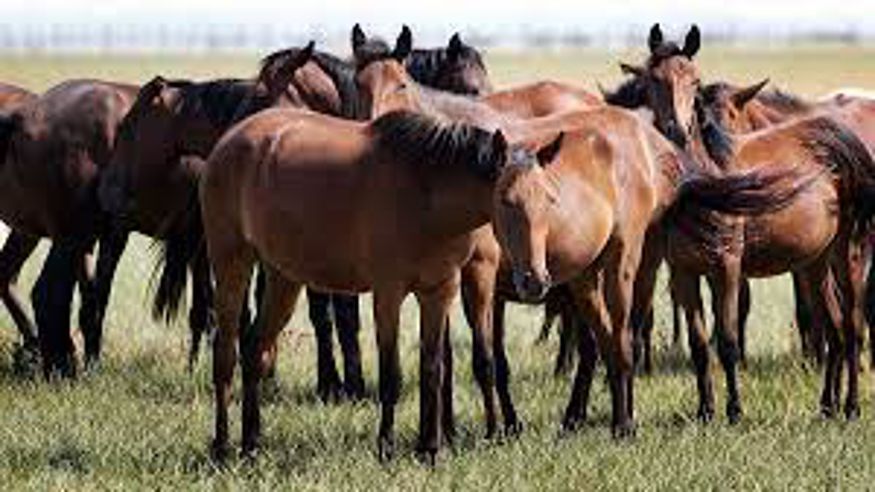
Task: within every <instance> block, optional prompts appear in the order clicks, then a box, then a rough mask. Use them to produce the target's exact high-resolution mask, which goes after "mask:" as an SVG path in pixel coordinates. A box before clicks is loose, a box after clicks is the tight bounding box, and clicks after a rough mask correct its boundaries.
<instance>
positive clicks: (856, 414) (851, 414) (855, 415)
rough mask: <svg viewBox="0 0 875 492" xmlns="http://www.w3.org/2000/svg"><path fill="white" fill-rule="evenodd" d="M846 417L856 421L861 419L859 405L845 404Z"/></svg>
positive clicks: (849, 420)
mask: <svg viewBox="0 0 875 492" xmlns="http://www.w3.org/2000/svg"><path fill="white" fill-rule="evenodd" d="M845 419H847V421H848V422H854V421H857V420H859V419H860V407H859V405H845Z"/></svg>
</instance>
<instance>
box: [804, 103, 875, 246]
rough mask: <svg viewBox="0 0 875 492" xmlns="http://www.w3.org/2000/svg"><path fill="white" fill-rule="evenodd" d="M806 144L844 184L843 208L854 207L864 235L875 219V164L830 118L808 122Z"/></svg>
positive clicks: (856, 224) (856, 140) (858, 228)
mask: <svg viewBox="0 0 875 492" xmlns="http://www.w3.org/2000/svg"><path fill="white" fill-rule="evenodd" d="M806 130H807V131H806V133H805V136H804V138H803V139H802V144H803V145H804V146H805V147H806V148H808V149H809V151H811V152H812V153H813V154H814V155H815V156H816V158H817V160H818V161H819V162H820V163H821V164H822V165H823V166H824V168H826V169H829V170H830V171H832V172H833V174H835V175H836V176H837V177H838V178H839V180H840V182H841V193H842V195H843V196H842V200H843V205H846V206H850V209H849V210H850V213H851V217H852V219H853V221H854V229H855V232H857V233H863V232H865V231H867V230H868V229H869V227H870V226H871V223H872V218H873V216H875V162H873V160H872V154H871V153H870V152H869V149H868V148H867V147H866V144H864V143H863V142H862V141H860V139H859V138H858V137H857V136H856V135H855V134H854V133H853V132H852V131H851V130H850V129H848V128H847V127H845V126H844V125H841V124H839V123H836V122H834V121H832V120H830V119H827V118H816V119H813V120H811V121H810V122H808V128H807V129H806Z"/></svg>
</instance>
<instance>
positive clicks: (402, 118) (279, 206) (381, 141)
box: [201, 110, 534, 460]
mask: <svg viewBox="0 0 875 492" xmlns="http://www.w3.org/2000/svg"><path fill="white" fill-rule="evenodd" d="M510 158H513V159H516V160H523V159H533V158H534V155H533V154H532V153H531V152H527V151H522V150H521V151H513V152H509V151H508V149H507V144H506V143H505V140H504V137H503V136H502V134H501V133H500V132H495V133H490V132H487V131H483V130H479V129H477V128H475V127H471V126H464V125H452V126H448V125H445V124H439V123H437V122H435V121H434V120H432V119H431V118H428V117H426V116H421V115H416V114H412V113H403V112H402V113H390V114H387V115H385V116H383V117H381V118H379V119H377V120H375V121H373V122H372V123H369V124H365V123H354V122H347V121H343V120H337V119H332V118H330V117H327V116H321V115H317V114H312V113H308V112H301V111H292V110H271V111H266V112H263V113H260V114H258V115H256V116H254V117H252V118H249V119H247V120H246V121H244V122H243V123H241V124H240V125H238V126H236V127H235V128H234V129H232V130H231V131H230V132H229V133H228V134H227V135H226V136H225V137H224V138H223V139H222V140H221V141H220V143H219V144H218V146H217V147H216V149H215V150H214V152H213V153H212V154H211V156H210V159H209V162H208V165H207V169H206V173H205V175H204V179H203V181H202V184H201V204H202V210H203V220H204V226H205V233H206V238H207V245H208V249H209V257H210V261H211V263H212V264H213V270H214V272H215V275H216V282H217V292H216V309H217V314H218V320H219V331H218V334H217V338H216V344H215V354H214V365H215V366H214V367H215V372H214V378H215V386H216V403H217V408H216V436H215V441H214V451H215V452H216V453H217V454H218V455H219V456H221V455H222V454H224V453H223V452H224V450H225V447H226V446H227V438H228V430H227V425H228V422H227V405H228V401H229V399H230V382H231V376H232V374H233V369H234V365H235V360H236V356H235V349H234V345H235V342H236V340H237V338H238V337H237V328H238V326H237V323H236V319H237V317H238V315H239V310H240V305H241V299H242V295H243V293H244V290H245V278H246V275H247V272H248V271H249V270H250V269H251V267H252V264H253V262H254V261H255V259H256V257H257V258H259V259H260V261H262V262H263V263H264V264H265V265H267V285H266V290H265V297H264V300H263V304H262V311H261V312H260V316H259V323H258V328H257V329H256V330H255V331H254V332H253V334H249V335H247V334H245V333H244V334H242V335H243V340H242V342H241V351H242V352H243V374H244V375H243V380H244V402H243V407H244V410H243V415H244V417H243V448H244V451H252V450H253V449H254V448H255V447H256V446H257V442H258V437H259V433H260V424H259V411H258V381H259V379H260V377H261V375H262V373H263V372H264V370H265V369H266V367H268V366H269V362H270V361H269V359H270V358H271V354H272V351H273V345H274V343H275V340H276V335H277V334H278V332H279V331H280V330H281V329H282V327H283V325H285V323H286V321H287V320H288V317H289V315H290V314H291V309H292V307H293V306H294V304H295V298H296V295H295V294H297V292H298V291H299V290H300V287H301V285H302V284H312V285H316V286H319V287H321V288H326V289H330V290H337V291H345V292H362V291H366V290H373V291H374V315H375V322H376V325H377V340H378V346H379V349H380V401H381V404H382V409H381V414H382V417H381V422H380V432H379V450H380V456H381V457H384V458H386V457H388V456H390V455H391V453H392V449H393V445H394V444H393V443H394V438H393V434H394V432H393V426H394V424H393V421H394V406H395V404H396V402H397V399H398V391H399V381H400V373H399V367H398V352H397V343H396V340H397V331H398V315H399V307H400V304H401V301H402V300H403V299H404V297H405V296H406V295H407V294H408V293H409V292H413V293H415V295H416V296H417V299H418V301H419V303H420V308H421V332H420V334H421V338H422V348H421V350H420V357H421V359H420V368H421V373H422V374H421V377H420V381H421V382H420V384H421V407H420V408H421V415H420V416H421V422H420V436H419V444H418V449H419V450H420V451H422V452H423V453H424V454H425V457H426V458H427V459H430V460H433V459H434V456H435V453H436V452H437V450H438V447H439V445H440V441H441V426H440V423H441V414H442V404H441V400H442V398H441V387H442V384H443V383H442V379H443V375H444V371H445V370H444V368H443V353H442V352H443V348H444V344H445V337H446V329H447V323H446V319H447V316H448V311H449V307H450V303H451V301H452V298H453V297H454V296H455V294H456V292H457V289H458V285H459V277H460V269H461V267H462V265H463V264H464V263H465V262H466V261H467V259H468V257H469V256H470V254H471V250H472V248H473V237H472V233H473V232H474V231H475V230H476V229H477V228H478V227H480V226H482V225H483V224H485V223H486V222H488V220H489V216H490V214H491V207H492V205H491V196H492V182H493V180H494V178H495V176H496V175H497V173H498V171H499V169H500V167H501V166H502V165H503V164H504V163H505V161H506V160H507V159H510ZM328 192H330V193H334V194H337V193H342V194H343V196H345V197H347V199H346V200H343V201H333V202H330V203H328V202H326V201H325V200H324V196H325V194H326V193H328ZM287 197H294V199H293V200H289V199H288V198H287ZM275 223H283V224H286V225H287V227H283V228H282V229H277V228H275V227H272V226H271V225H270V224H275ZM329 224H330V227H328V225H329ZM256 334H257V335H256Z"/></svg>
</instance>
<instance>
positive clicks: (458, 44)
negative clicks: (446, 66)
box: [447, 33, 463, 60]
mask: <svg viewBox="0 0 875 492" xmlns="http://www.w3.org/2000/svg"><path fill="white" fill-rule="evenodd" d="M462 48H463V46H462V38H461V37H459V33H455V34H453V36H452V37H451V38H450V43H449V44H448V45H447V55H448V56H449V57H450V59H453V60H455V59H458V58H459V57H460V56H461V55H462Z"/></svg>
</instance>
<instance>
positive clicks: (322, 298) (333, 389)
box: [307, 288, 343, 403]
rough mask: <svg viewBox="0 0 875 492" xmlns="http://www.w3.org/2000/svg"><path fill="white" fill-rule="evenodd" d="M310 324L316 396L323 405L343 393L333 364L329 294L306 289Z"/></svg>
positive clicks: (337, 398)
mask: <svg viewBox="0 0 875 492" xmlns="http://www.w3.org/2000/svg"><path fill="white" fill-rule="evenodd" d="M307 304H308V305H309V307H310V310H309V314H310V323H311V324H312V325H313V330H314V332H315V333H316V368H317V373H316V394H317V395H319V399H320V400H322V402H324V403H328V402H330V401H337V400H339V399H340V397H341V395H342V393H343V386H342V384H341V382H340V375H339V374H338V373H337V366H336V365H335V362H334V338H333V337H334V333H333V332H334V329H333V326H332V323H331V311H330V307H331V294H329V293H327V292H321V291H318V290H315V289H312V288H307Z"/></svg>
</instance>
